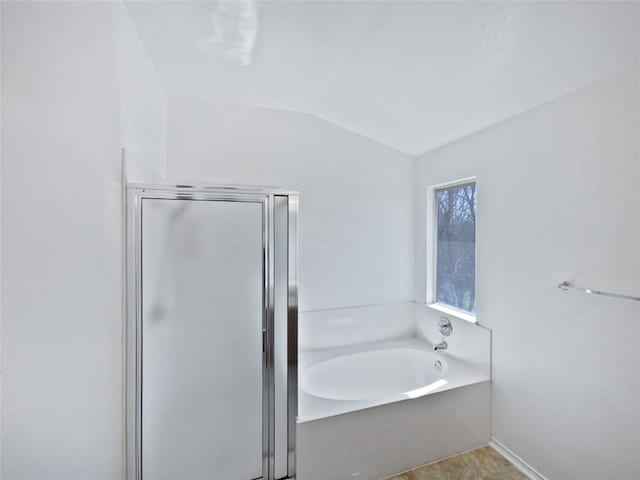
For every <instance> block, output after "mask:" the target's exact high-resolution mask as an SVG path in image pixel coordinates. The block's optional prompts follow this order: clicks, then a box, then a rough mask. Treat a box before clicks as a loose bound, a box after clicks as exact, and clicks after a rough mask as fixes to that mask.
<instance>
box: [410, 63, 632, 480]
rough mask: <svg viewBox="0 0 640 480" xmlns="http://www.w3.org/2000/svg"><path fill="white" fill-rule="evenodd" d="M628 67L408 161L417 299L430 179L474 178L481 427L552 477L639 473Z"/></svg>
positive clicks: (421, 292) (581, 479) (620, 478)
mask: <svg viewBox="0 0 640 480" xmlns="http://www.w3.org/2000/svg"><path fill="white" fill-rule="evenodd" d="M639 165H640V160H639V156H638V76H637V74H636V72H629V73H628V74H624V75H620V76H616V77H614V78H610V79H608V80H606V81H603V82H600V83H598V84H594V85H591V86H589V87H586V88H583V89H581V90H579V91H576V92H575V93H573V94H571V95H568V96H565V97H563V98H560V99H558V100H555V101H553V102H550V103H548V104H546V105H544V106H541V107H539V108H537V109H535V110H532V111H529V112H527V113H524V114H522V115H519V116H517V117H515V118H513V119H511V120H508V121H505V122H503V123H501V124H498V125H496V126H494V127H491V128H489V129H487V130H484V131H482V132H480V133H478V134H476V135H472V136H470V137H467V138H464V139H462V140H459V141H457V142H455V143H452V144H450V145H448V146H446V147H443V148H440V149H438V150H436V151H434V152H432V153H429V154H427V155H424V156H423V157H421V158H420V159H418V160H417V173H416V206H417V208H416V225H417V226H416V251H417V261H416V265H417V266H418V267H420V268H417V270H416V282H415V283H416V298H417V299H418V300H421V301H424V297H425V285H424V278H425V271H424V258H425V248H424V245H425V240H424V239H425V222H424V220H425V192H426V188H427V186H428V185H433V184H438V183H442V182H445V181H451V180H456V179H460V178H465V177H469V176H473V175H476V176H477V189H478V190H477V191H478V209H479V210H478V231H477V248H478V250H477V288H478V296H477V302H478V303H477V313H478V320H479V322H480V323H481V324H483V325H485V326H487V327H490V328H492V329H493V421H492V423H493V425H492V428H493V436H494V438H495V439H496V440H497V441H499V442H501V443H502V444H503V445H505V446H507V447H508V448H509V449H511V450H512V451H513V452H515V453H516V454H517V455H519V456H521V457H522V458H524V459H525V460H526V461H527V462H529V463H530V464H531V465H532V466H533V467H535V468H536V469H538V470H539V471H540V472H541V473H542V474H543V475H545V476H547V477H548V478H549V479H552V480H590V479H593V480H595V479H600V478H610V479H616V480H632V479H636V478H639V477H640V459H639V458H638V452H639V451H640V438H639V437H638V431H640V412H639V411H638V408H637V406H638V398H640V367H639V365H640V350H638V348H637V345H638V341H639V340H640V323H638V318H640V308H639V307H638V305H637V304H632V303H625V302H622V301H619V300H611V299H607V298H601V297H590V296H585V295H580V294H574V293H567V292H562V291H561V290H559V289H558V288H556V285H557V284H558V283H560V282H561V281H563V280H566V279H568V280H571V281H574V282H575V283H576V284H577V285H582V286H585V287H593V288H602V289H608V290H612V291H621V292H630V293H634V292H635V293H636V294H638V293H637V292H640V274H639V272H640V215H638V205H639V204H640V193H639V192H640V189H638V183H639V182H640V166H639Z"/></svg>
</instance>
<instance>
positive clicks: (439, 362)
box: [433, 360, 442, 372]
mask: <svg viewBox="0 0 640 480" xmlns="http://www.w3.org/2000/svg"><path fill="white" fill-rule="evenodd" d="M433 366H434V367H435V369H436V370H437V371H439V372H441V371H442V362H441V361H440V360H436V363H434V364H433Z"/></svg>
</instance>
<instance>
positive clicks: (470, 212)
mask: <svg viewBox="0 0 640 480" xmlns="http://www.w3.org/2000/svg"><path fill="white" fill-rule="evenodd" d="M435 195H436V217H437V240H436V256H437V263H436V301H437V302H438V303H444V304H447V305H450V306H452V307H455V308H459V309H461V310H464V311H467V312H471V313H475V311H476V288H475V287H476V184H475V183H466V184H462V185H454V186H451V187H447V188H443V189H440V190H436V192H435Z"/></svg>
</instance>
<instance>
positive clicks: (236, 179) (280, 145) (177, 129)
mask: <svg viewBox="0 0 640 480" xmlns="http://www.w3.org/2000/svg"><path fill="white" fill-rule="evenodd" d="M167 118H168V128H167V132H168V137H167V157H168V158H169V164H168V175H169V179H170V180H171V181H178V182H186V183H188V182H196V183H240V184H257V185H265V184H267V185H276V186H280V187H283V188H287V189H293V190H298V191H300V218H299V235H300V236H299V283H300V307H301V309H302V310H314V309H319V308H340V307H347V306H355V305H370V304H380V303H388V302H400V301H408V300H411V299H412V296H413V238H414V233H413V191H412V190H413V189H412V176H413V161H412V160H411V159H410V158H409V157H407V156H405V155H403V154H401V153H398V152H396V151H395V150H393V149H390V148H388V147H385V146H382V145H379V144H376V143H373V142H371V141H370V140H368V139H366V138H364V137H360V136H359V135H356V134H353V133H351V132H349V131H347V130H344V129H342V128H339V127H336V126H334V125H332V124H330V123H327V122H325V121H322V120H319V119H317V118H315V117H312V116H309V115H303V114H298V113H292V112H284V111H278V110H273V109H264V108H254V107H245V106H238V105H231V104H222V103H217V102H211V101H206V100H199V99H180V98H170V99H169V107H168V117H167Z"/></svg>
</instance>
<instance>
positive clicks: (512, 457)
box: [489, 437, 549, 480]
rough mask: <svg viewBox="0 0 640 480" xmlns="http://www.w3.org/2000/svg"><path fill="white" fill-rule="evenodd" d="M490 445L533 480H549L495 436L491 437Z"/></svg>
mask: <svg viewBox="0 0 640 480" xmlns="http://www.w3.org/2000/svg"><path fill="white" fill-rule="evenodd" d="M489 445H491V447H493V449H494V450H496V451H497V452H498V453H499V454H500V455H502V456H503V457H504V458H506V459H507V460H509V461H510V462H511V463H512V464H513V466H514V467H516V468H517V469H518V470H520V471H521V472H522V473H523V474H525V475H526V476H527V477H529V478H530V479H531V480H549V479H548V478H547V477H545V476H544V475H542V474H541V473H540V472H538V471H537V470H536V469H535V468H533V467H532V466H531V465H529V464H528V463H527V462H525V461H524V460H523V459H522V458H520V457H519V456H518V455H516V454H515V453H513V452H512V451H511V450H509V449H508V448H507V447H505V446H504V445H502V444H501V443H500V442H499V441H497V440H496V439H495V438H493V437H491V440H490V441H489Z"/></svg>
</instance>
